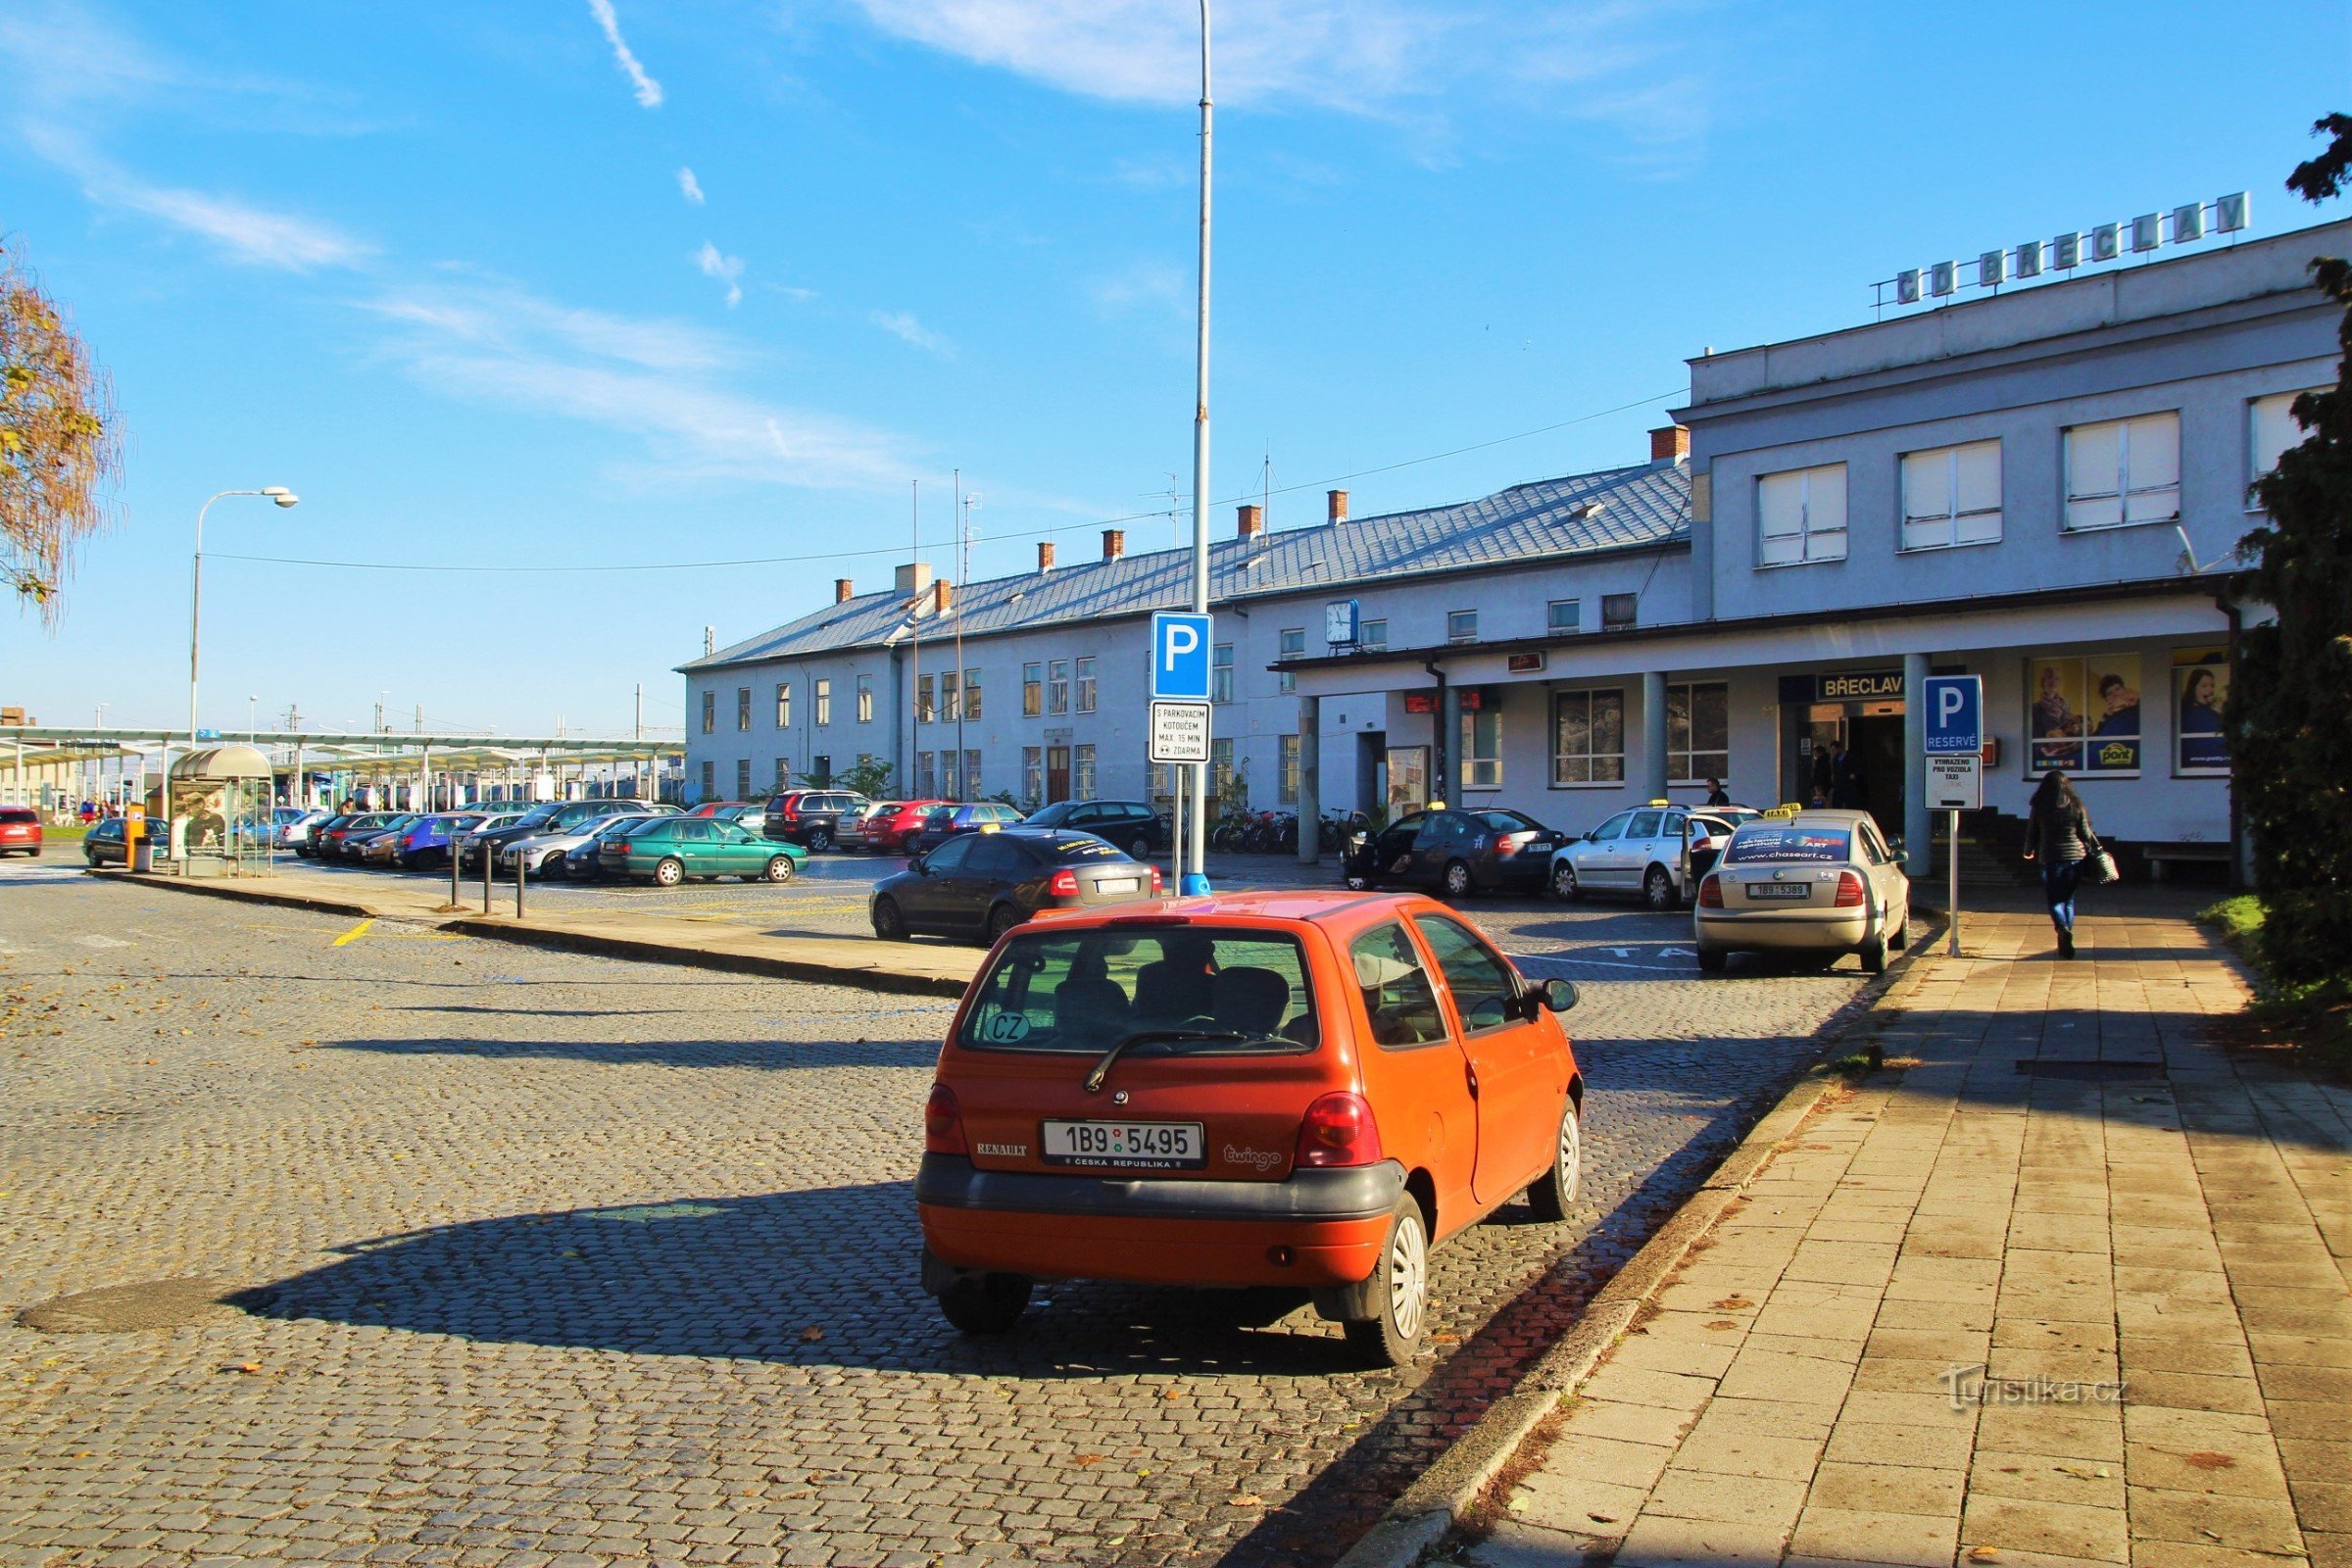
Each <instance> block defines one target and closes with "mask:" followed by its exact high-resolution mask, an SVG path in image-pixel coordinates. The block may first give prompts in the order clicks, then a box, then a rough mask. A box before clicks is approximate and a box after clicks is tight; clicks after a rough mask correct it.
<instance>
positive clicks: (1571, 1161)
mask: <svg viewBox="0 0 2352 1568" xmlns="http://www.w3.org/2000/svg"><path fill="white" fill-rule="evenodd" d="M1583 1138H1584V1135H1583V1132H1582V1130H1581V1129H1579V1128H1578V1126H1577V1125H1576V1112H1575V1111H1573V1110H1571V1111H1570V1112H1569V1113H1568V1114H1567V1115H1565V1116H1563V1117H1561V1118H1560V1196H1561V1197H1562V1198H1565V1199H1574V1198H1575V1197H1576V1188H1577V1183H1578V1181H1579V1180H1580V1179H1581V1177H1582V1174H1583V1170H1584V1162H1585V1161H1584V1150H1583V1147H1582V1145H1583Z"/></svg>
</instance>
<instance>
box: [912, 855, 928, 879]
mask: <svg viewBox="0 0 2352 1568" xmlns="http://www.w3.org/2000/svg"><path fill="white" fill-rule="evenodd" d="M907 870H909V871H912V872H913V873H914V874H915V875H916V876H929V875H930V874H931V857H929V856H928V855H918V856H916V857H915V858H913V859H911V860H908V861H907Z"/></svg>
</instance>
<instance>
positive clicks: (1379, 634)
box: [1355, 616, 1389, 648]
mask: <svg viewBox="0 0 2352 1568" xmlns="http://www.w3.org/2000/svg"><path fill="white" fill-rule="evenodd" d="M1355 645H1356V646H1357V647H1358V648H1386V647H1388V646H1389V622H1388V617H1386V616H1383V617H1381V618H1380V619H1379V620H1367V621H1361V622H1359V623H1357V625H1356V628H1355Z"/></svg>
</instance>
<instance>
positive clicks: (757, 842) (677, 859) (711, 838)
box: [596, 816, 809, 888]
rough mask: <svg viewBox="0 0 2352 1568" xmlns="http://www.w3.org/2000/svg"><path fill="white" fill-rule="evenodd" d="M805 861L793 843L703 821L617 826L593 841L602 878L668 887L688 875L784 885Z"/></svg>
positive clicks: (663, 819) (660, 819) (672, 819)
mask: <svg viewBox="0 0 2352 1568" xmlns="http://www.w3.org/2000/svg"><path fill="white" fill-rule="evenodd" d="M807 858H809V852H808V851H807V850H804V849H802V848H801V847H800V846H799V845H798V844H780V843H778V842H777V841H776V840H774V839H771V838H768V837H767V836H766V835H764V834H760V833H754V832H752V831H751V830H750V829H748V828H743V827H738V826H737V825H736V824H735V823H733V822H714V821H712V820H711V818H709V817H704V816H656V817H649V818H647V819H645V820H644V821H641V822H628V823H624V824H621V825H620V826H619V827H618V828H616V829H615V831H614V832H613V834H612V835H611V836H610V837H608V838H604V839H600V840H598V841H597V846H596V860H597V864H598V865H600V866H602V867H603V868H604V872H605V875H607V876H625V877H627V878H628V879H629V880H630V881H632V882H649V881H650V882H652V883H654V884H656V885H657V886H660V887H665V888H674V887H676V886H677V885H678V884H679V883H681V882H683V881H685V880H686V879H687V878H688V877H690V876H739V877H741V878H743V879H744V880H745V881H746V882H789V881H791V880H792V879H793V876H794V874H795V873H796V872H798V871H799V870H800V868H801V862H802V861H803V860H806V859H807Z"/></svg>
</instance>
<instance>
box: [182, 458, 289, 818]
mask: <svg viewBox="0 0 2352 1568" xmlns="http://www.w3.org/2000/svg"><path fill="white" fill-rule="evenodd" d="M229 496H268V497H269V498H270V500H271V501H274V502H275V503H277V504H278V505H279V506H281V507H292V506H298V505H300V504H301V501H302V498H301V497H300V496H298V495H296V494H295V493H294V492H293V491H291V490H289V489H287V488H286V487H285V486H284V485H282V484H272V485H265V486H263V487H262V488H261V489H259V490H223V491H221V493H220V494H219V495H216V496H214V497H212V498H211V499H210V500H208V501H206V502H205V504H204V505H203V506H201V507H198V508H197V509H196V558H195V570H194V571H193V572H192V573H191V574H190V576H189V582H188V749H189V750H190V751H194V750H195V749H196V657H197V649H198V647H199V641H198V631H199V628H200V627H201V626H202V624H203V620H204V515H205V514H206V513H208V512H210V511H212V510H213V502H215V501H221V500H225V499H226V498H228V497H229ZM162 764H163V770H164V777H163V807H164V820H165V822H166V824H167V827H166V831H167V832H169V830H170V829H169V824H170V822H171V818H172V748H171V746H170V744H169V743H167V744H166V745H165V747H164V748H163V758H162ZM166 842H167V843H168V842H169V840H167V841H166Z"/></svg>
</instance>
